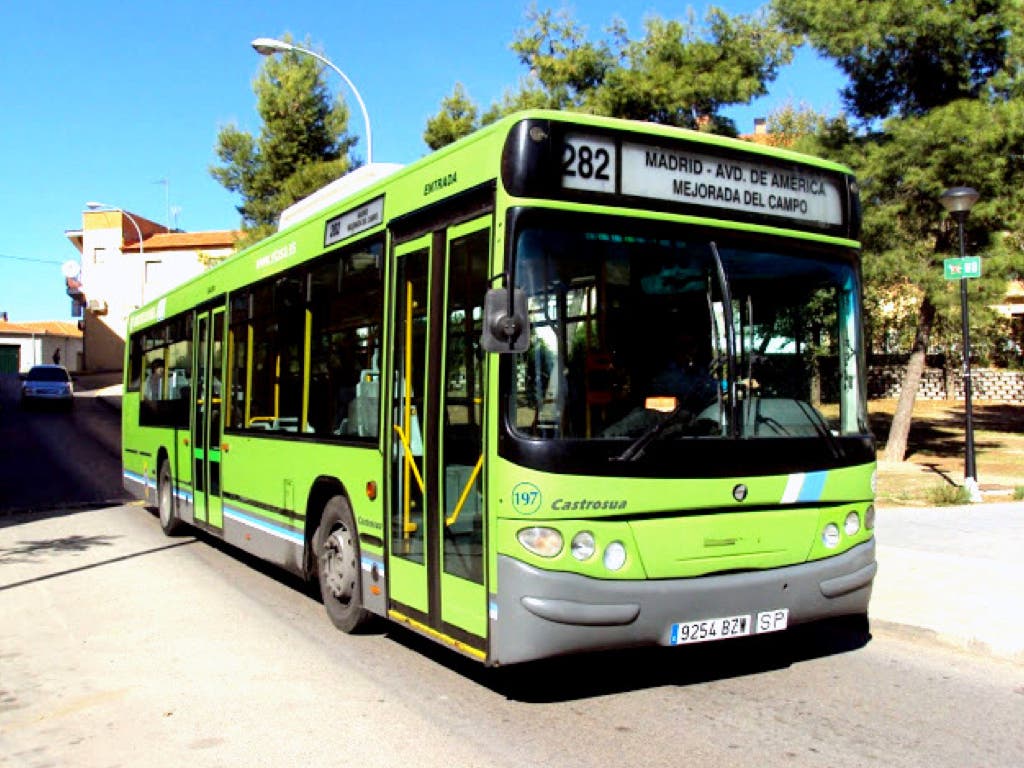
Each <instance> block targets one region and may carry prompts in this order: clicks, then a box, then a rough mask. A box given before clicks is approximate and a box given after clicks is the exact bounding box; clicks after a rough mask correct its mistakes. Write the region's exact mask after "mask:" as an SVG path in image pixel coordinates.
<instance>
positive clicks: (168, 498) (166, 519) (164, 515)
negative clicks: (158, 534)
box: [156, 461, 181, 536]
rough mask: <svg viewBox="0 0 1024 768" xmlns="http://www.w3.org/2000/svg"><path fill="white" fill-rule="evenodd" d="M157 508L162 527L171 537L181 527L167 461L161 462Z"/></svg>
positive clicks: (158, 476)
mask: <svg viewBox="0 0 1024 768" xmlns="http://www.w3.org/2000/svg"><path fill="white" fill-rule="evenodd" d="M156 506H157V512H159V514H160V527H161V528H163V529H164V533H165V534H167V535H168V536H170V535H171V534H173V533H174V532H175V531H176V530H178V527H179V526H180V525H181V521H180V520H179V519H178V515H177V513H176V511H175V509H174V486H173V485H172V484H171V468H170V467H169V466H168V465H167V462H166V461H162V462H160V469H159V471H158V472H157V481H156Z"/></svg>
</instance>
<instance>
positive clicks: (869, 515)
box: [864, 504, 875, 531]
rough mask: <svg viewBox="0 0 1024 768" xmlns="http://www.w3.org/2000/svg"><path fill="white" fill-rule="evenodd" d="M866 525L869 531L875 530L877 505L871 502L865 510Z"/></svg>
mask: <svg viewBox="0 0 1024 768" xmlns="http://www.w3.org/2000/svg"><path fill="white" fill-rule="evenodd" d="M864 527H865V528H867V529H868V530H869V531H873V530H875V505H874V504H869V505H868V508H867V509H866V510H865V511H864Z"/></svg>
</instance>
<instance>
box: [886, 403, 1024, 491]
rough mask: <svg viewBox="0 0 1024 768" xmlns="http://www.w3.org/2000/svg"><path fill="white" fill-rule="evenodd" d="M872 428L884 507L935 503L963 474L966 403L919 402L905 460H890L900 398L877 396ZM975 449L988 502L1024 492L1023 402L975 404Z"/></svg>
mask: <svg viewBox="0 0 1024 768" xmlns="http://www.w3.org/2000/svg"><path fill="white" fill-rule="evenodd" d="M868 410H869V414H870V418H871V428H872V431H873V432H874V433H875V437H876V439H877V440H878V448H879V451H878V459H879V464H878V466H879V472H878V500H879V503H880V504H883V505H886V504H887V505H890V506H892V505H907V506H909V505H916V504H922V505H923V504H934V503H937V502H938V501H939V499H940V498H941V497H942V496H943V495H946V496H948V494H949V493H950V491H951V490H952V489H954V488H955V487H956V486H959V485H960V484H962V483H963V478H964V446H965V439H964V404H963V401H953V400H949V401H947V400H918V401H917V403H916V404H915V405H914V419H913V423H912V425H911V428H910V438H909V441H908V446H907V456H906V461H905V462H903V463H902V464H896V463H890V462H887V461H885V451H884V448H885V440H886V437H887V436H888V434H889V424H890V423H891V422H892V415H893V412H894V411H895V410H896V401H895V400H872V401H871V403H870V404H869V408H868ZM972 410H973V414H974V419H973V422H974V450H975V460H976V463H977V469H978V482H979V484H980V485H981V490H982V494H983V496H984V498H985V500H986V501H1006V500H1008V499H1013V498H1014V497H1015V495H1016V496H1018V497H1019V496H1021V495H1022V494H1024V405H1015V404H1011V403H1000V402H989V401H981V402H977V401H975V402H974V405H973V409H972Z"/></svg>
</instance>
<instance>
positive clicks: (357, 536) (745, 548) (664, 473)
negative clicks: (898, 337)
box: [123, 111, 876, 666]
mask: <svg viewBox="0 0 1024 768" xmlns="http://www.w3.org/2000/svg"><path fill="white" fill-rule="evenodd" d="M372 168H373V167H372V166H368V167H367V168H366V169H360V170H362V171H367V170H372ZM385 171H386V172H383V173H368V174H367V175H365V176H364V177H363V178H362V180H361V181H360V173H359V171H357V172H356V173H355V174H353V177H352V179H351V180H349V181H346V180H345V179H343V180H342V183H343V184H342V188H340V189H338V190H336V194H324V195H321V194H320V193H317V199H316V201H315V202H316V204H310V205H307V206H305V207H304V208H303V214H302V215H301V216H298V217H295V216H291V217H283V218H282V224H283V226H282V227H281V229H280V230H279V231H278V232H277V233H275V234H274V235H273V236H271V237H270V238H268V239H267V240H265V241H263V242H261V243H259V244H257V245H254V246H252V247H250V248H247V249H245V250H243V251H241V252H239V253H238V254H236V255H234V256H232V257H231V258H229V259H228V260H226V261H225V262H223V263H222V264H220V265H218V266H216V267H214V268H212V269H210V270H209V271H207V272H205V273H204V274H202V275H200V276H198V277H195V278H194V279H192V280H191V281H190V282H188V283H186V284H184V285H182V286H181V287H179V288H177V289H176V290H174V291H172V292H170V293H168V294H167V295H165V296H163V297H162V298H160V299H159V300H157V301H155V302H153V303H150V304H148V305H146V306H143V307H141V308H140V309H138V310H137V311H136V312H134V313H133V314H132V316H131V317H130V319H129V328H128V338H127V344H126V353H125V379H124V383H125V387H124V400H123V429H124V433H123V434H124V439H123V445H124V451H123V471H124V480H125V486H126V488H128V489H129V490H130V491H132V492H133V493H135V494H137V495H138V496H139V497H141V498H143V499H146V500H148V501H149V502H150V503H151V505H153V506H155V507H157V509H158V511H159V521H160V524H161V525H162V527H163V529H164V530H165V531H166V532H167V533H171V532H172V531H174V529H175V528H177V527H179V526H182V525H187V526H191V527H192V528H194V529H199V530H201V531H204V532H206V533H207V534H209V535H211V536H215V537H218V538H220V539H223V540H224V541H225V542H227V543H229V544H231V545H233V546H234V547H237V548H239V549H242V550H245V551H246V552H249V553H252V554H253V555H256V556H258V557H260V558H263V559H265V560H267V561H269V562H271V563H274V564H276V565H277V566H280V567H281V568H283V569H286V570H287V571H290V572H292V573H295V574H298V575H299V576H301V577H304V578H306V579H308V580H310V582H311V583H314V584H315V583H317V582H318V583H319V588H320V592H321V594H322V597H323V604H324V606H325V608H326V613H327V614H328V616H329V618H330V620H331V621H332V622H333V623H334V624H335V625H336V626H337V627H338V628H339V629H341V630H343V631H345V632H353V631H356V630H358V629H359V628H360V627H362V626H363V625H364V624H365V623H366V622H367V621H368V620H370V619H372V618H374V617H384V618H385V619H387V620H390V621H393V622H397V623H399V624H401V625H404V626H406V627H408V628H410V629H411V630H413V631H415V632H417V633H420V634H422V635H425V636H428V637H430V638H432V639H434V640H436V641H438V642H439V643H442V644H444V645H446V646H448V647H450V648H452V649H454V650H456V651H457V652H459V653H462V654H464V655H466V656H469V657H471V658H473V659H476V660H479V661H480V662H483V663H484V664H486V665H489V666H498V665H507V664H513V663H518V662H524V661H529V660H533V659H538V658H543V657H549V656H554V655H559V654H566V653H573V652H582V651H589V650H595V649H608V648H620V647H627V646H644V645H651V646H656V645H661V646H684V645H690V644H693V643H702V642H710V641H720V640H725V639H732V638H737V637H744V636H755V635H759V634H763V633H769V632H780V631H785V630H787V629H789V628H791V627H794V626H796V625H799V624H803V623H806V622H811V621H815V620H822V619H826V618H829V617H836V616H849V615H854V616H866V615H867V610H868V602H869V598H870V593H871V587H872V583H873V579H874V575H875V571H876V564H875V543H874V533H873V529H874V514H875V512H874V506H873V498H874V487H875V451H874V444H873V438H872V436H871V433H870V431H869V428H868V421H867V415H866V386H865V354H864V342H863V332H862V316H861V312H862V297H861V294H862V288H861V277H860V266H859V244H858V233H859V226H860V207H859V198H858V192H857V185H856V181H855V179H854V177H853V176H852V174H851V173H850V172H849V171H848V170H847V169H846V168H845V167H843V166H841V165H838V164H835V163H832V162H826V161H823V160H819V159H814V158H811V157H807V156H804V155H800V154H797V153H793V152H790V151H785V150H782V149H777V148H770V147H766V146H760V145H757V144H754V143H751V142H745V141H741V140H735V139H728V138H723V137H717V136H712V135H708V134H703V133H699V132H691V131H687V130H682V129H676V128H670V127H664V126H657V125H651V124H646V123H642V122H633V121H623V120H615V119H609V118H601V117H596V116H588V115H579V114H566V113H561V112H549V111H530V112H523V113H518V114H516V115H513V116H509V117H506V118H504V119H502V120H500V121H498V122H495V123H494V124H492V125H490V126H488V127H485V128H482V129H481V130H479V131H477V132H476V133H474V134H472V135H471V136H469V137H466V138H464V139H462V140H460V141H458V142H456V143H454V144H452V145H450V146H448V147H446V148H443V149H441V150H439V151H437V152H434V153H432V154H430V155H429V156H426V157H424V158H422V159H420V160H418V161H416V162H414V163H411V164H409V165H407V166H405V167H394V168H387V169H385ZM296 219H297V220H296ZM680 652H682V651H680Z"/></svg>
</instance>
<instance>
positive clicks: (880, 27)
mask: <svg viewBox="0 0 1024 768" xmlns="http://www.w3.org/2000/svg"><path fill="white" fill-rule="evenodd" d="M773 6H774V10H775V12H776V14H777V18H778V19H779V21H780V23H781V25H782V26H783V28H785V29H788V30H789V31H791V32H795V33H798V34H804V35H806V36H807V39H808V40H809V41H810V43H811V44H812V45H813V46H814V47H815V48H816V49H818V51H819V52H821V53H822V54H823V55H825V56H827V57H829V58H831V59H833V60H835V62H836V64H837V66H838V67H839V68H840V69H841V70H842V71H843V73H844V74H846V76H847V78H849V85H848V86H847V87H846V88H844V89H843V98H844V100H845V102H846V105H847V108H848V109H849V110H850V111H851V112H852V113H853V114H854V115H856V116H857V117H858V118H860V119H862V120H866V121H870V120H874V119H879V118H881V119H884V118H887V117H890V116H900V117H913V116H921V115H924V114H926V113H928V112H929V111H930V110H932V109H936V108H938V107H941V106H944V105H946V104H949V103H951V102H953V101H958V100H960V99H972V98H978V97H980V96H983V95H986V94H988V95H992V96H995V95H998V94H1001V95H1003V96H1006V95H1009V94H1010V93H1012V92H1013V91H1014V89H1015V88H1017V87H1019V82H1017V83H1015V82H1014V80H1015V79H1016V78H1015V74H1018V73H1014V72H1012V71H1008V70H1007V66H1008V64H1009V66H1010V67H1011V68H1012V67H1014V66H1015V67H1016V68H1017V69H1019V67H1020V59H1019V55H1020V49H1019V44H1020V41H1019V36H1018V37H1017V38H1016V39H1015V37H1014V34H1013V32H1014V27H1017V30H1016V32H1017V33H1018V35H1019V28H1020V24H1021V17H1022V15H1024V9H1022V7H1021V3H1020V0H872V1H871V2H864V0H829V2H827V3H823V2H820V0H774V3H773ZM1015 46H1017V47H1016V50H1015ZM1012 57H1016V58H1017V61H1016V64H1014V63H1013V62H1011V61H1009V59H1010V58H1012Z"/></svg>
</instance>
